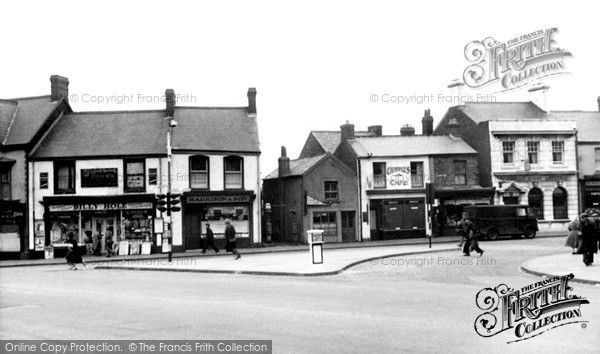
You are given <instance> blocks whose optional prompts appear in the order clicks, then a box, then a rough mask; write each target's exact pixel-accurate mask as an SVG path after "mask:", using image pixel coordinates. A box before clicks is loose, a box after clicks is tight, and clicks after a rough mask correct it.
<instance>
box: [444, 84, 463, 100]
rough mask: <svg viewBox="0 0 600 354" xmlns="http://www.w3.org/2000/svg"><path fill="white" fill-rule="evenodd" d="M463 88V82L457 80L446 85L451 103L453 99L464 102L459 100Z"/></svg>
mask: <svg viewBox="0 0 600 354" xmlns="http://www.w3.org/2000/svg"><path fill="white" fill-rule="evenodd" d="M463 86H465V84H464V82H462V81H460V80H459V79H455V80H452V82H451V83H450V85H448V88H449V89H450V96H452V102H454V100H455V99H456V100H458V101H459V102H464V101H465V100H464V99H462V98H461V97H462V95H463ZM456 97H458V98H456Z"/></svg>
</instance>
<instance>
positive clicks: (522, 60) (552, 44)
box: [463, 28, 571, 91]
mask: <svg viewBox="0 0 600 354" xmlns="http://www.w3.org/2000/svg"><path fill="white" fill-rule="evenodd" d="M557 32H558V29H556V28H550V29H546V30H538V31H535V32H532V33H527V34H523V35H521V36H519V37H516V38H513V39H511V40H509V41H507V42H504V43H501V42H498V41H496V40H495V39H494V38H492V37H487V38H486V39H484V40H481V41H473V42H471V43H469V44H467V45H466V46H465V57H466V58H467V60H468V61H469V62H471V63H472V64H471V65H469V66H468V67H467V68H466V69H465V71H464V72H463V80H464V81H465V84H466V85H467V86H469V87H473V88H476V87H481V86H484V85H487V84H492V83H495V82H499V83H500V84H501V86H502V88H503V91H508V90H513V89H516V88H519V87H521V86H524V85H527V84H529V83H531V82H532V81H533V80H539V79H541V78H544V77H548V76H552V75H558V74H565V73H566V71H565V62H564V58H565V57H566V56H570V55H571V53H570V52H569V51H566V50H564V49H561V48H559V47H558V46H557V45H556V41H555V39H554V35H555V34H556V33H557Z"/></svg>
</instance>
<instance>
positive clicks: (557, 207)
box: [552, 187, 568, 220]
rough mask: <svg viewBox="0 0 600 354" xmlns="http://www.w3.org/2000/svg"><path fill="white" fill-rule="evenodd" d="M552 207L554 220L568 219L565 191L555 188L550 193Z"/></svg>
mask: <svg viewBox="0 0 600 354" xmlns="http://www.w3.org/2000/svg"><path fill="white" fill-rule="evenodd" d="M552 207H553V208H554V220H564V219H568V214H567V191H566V190H565V189H564V188H562V187H557V188H556V189H555V190H554V192H552Z"/></svg>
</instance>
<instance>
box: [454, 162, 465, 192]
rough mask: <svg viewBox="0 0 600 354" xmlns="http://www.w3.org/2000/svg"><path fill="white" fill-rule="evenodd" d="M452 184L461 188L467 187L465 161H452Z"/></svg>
mask: <svg viewBox="0 0 600 354" xmlns="http://www.w3.org/2000/svg"><path fill="white" fill-rule="evenodd" d="M454 184H456V185H461V186H466V185H467V161H465V160H457V161H454Z"/></svg>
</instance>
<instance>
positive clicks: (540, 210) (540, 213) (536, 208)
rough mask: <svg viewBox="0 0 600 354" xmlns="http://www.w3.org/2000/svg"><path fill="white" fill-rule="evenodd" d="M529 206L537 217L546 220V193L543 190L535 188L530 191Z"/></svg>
mask: <svg viewBox="0 0 600 354" xmlns="http://www.w3.org/2000/svg"><path fill="white" fill-rule="evenodd" d="M528 204H529V206H530V207H531V212H532V213H533V214H534V215H535V217H536V218H537V219H538V220H544V193H543V192H542V190H541V189H539V188H537V187H534V188H531V189H530V190H529V196H528Z"/></svg>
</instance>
